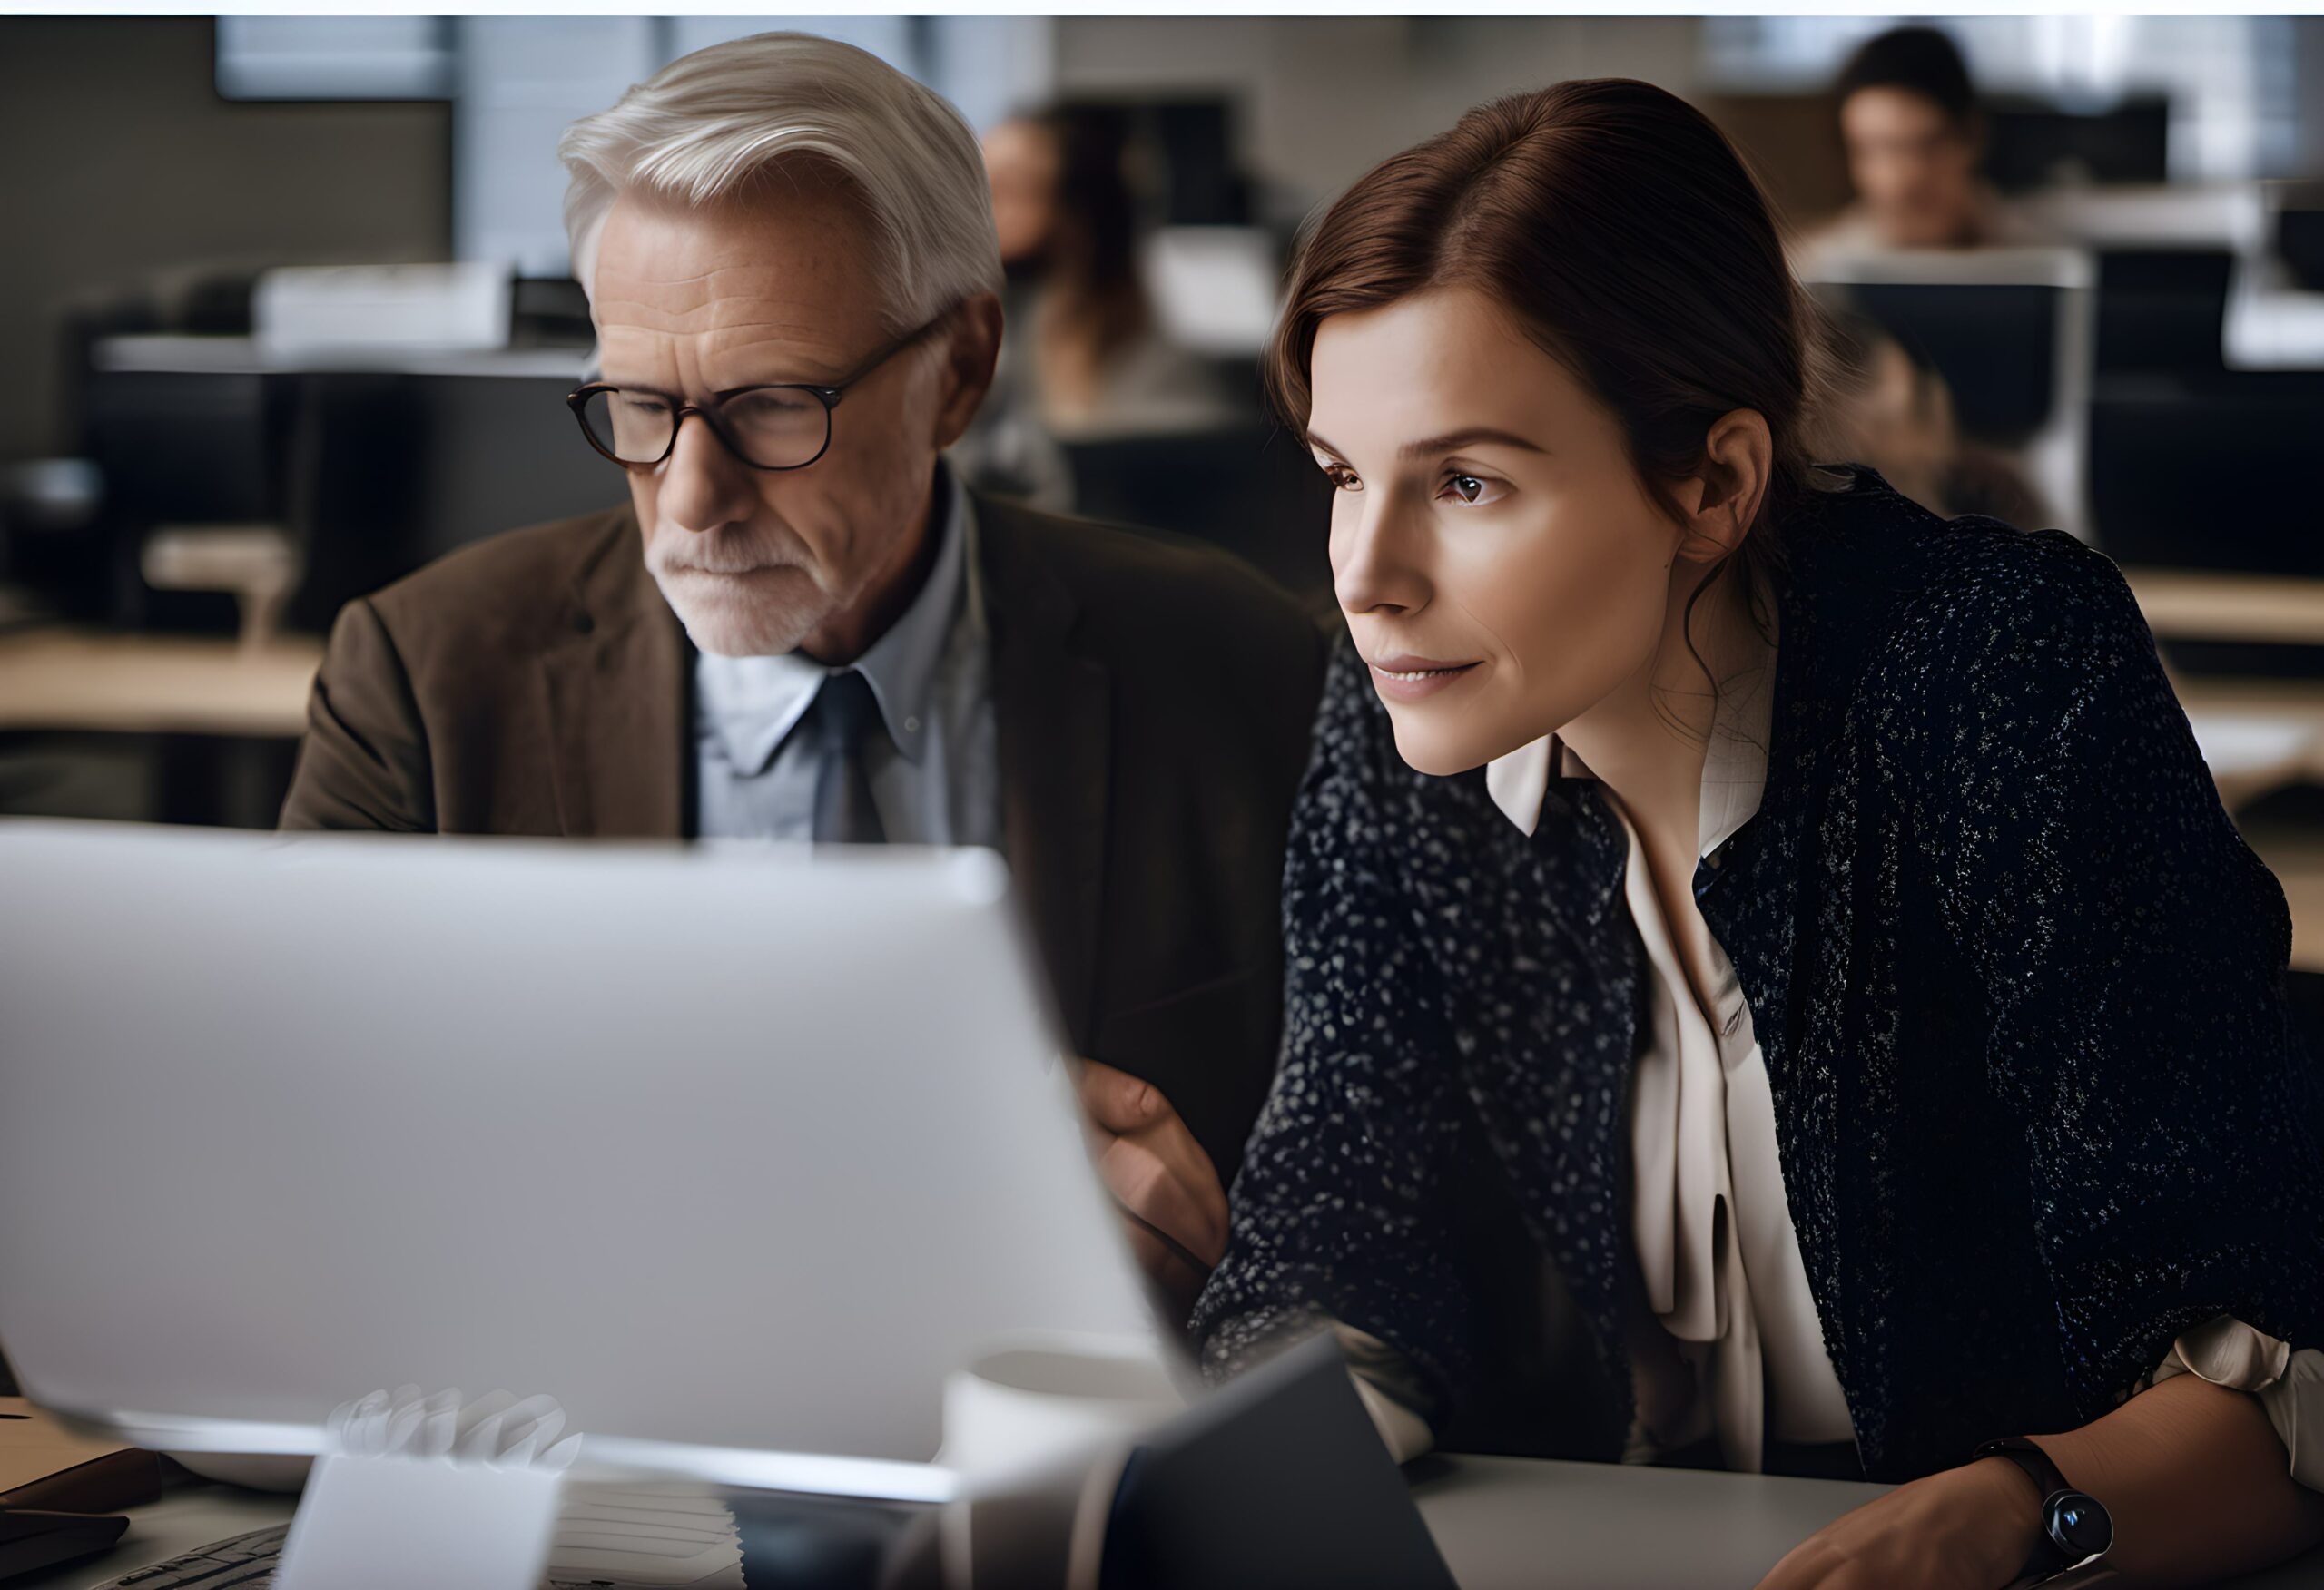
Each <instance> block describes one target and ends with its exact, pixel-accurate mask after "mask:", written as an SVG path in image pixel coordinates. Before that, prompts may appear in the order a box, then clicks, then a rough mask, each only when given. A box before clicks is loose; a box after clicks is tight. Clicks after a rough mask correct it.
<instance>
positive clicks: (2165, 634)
mask: <svg viewBox="0 0 2324 1590" xmlns="http://www.w3.org/2000/svg"><path fill="white" fill-rule="evenodd" d="M2122 578H2123V579H2125V580H2127V581H2128V582H2130V587H2131V594H2132V596H2134V597H2136V598H2137V600H2138V604H2139V612H2140V613H2142V614H2144V615H2145V618H2146V626H2147V628H2148V629H2150V630H2152V631H2153V632H2154V638H2155V639H2157V640H2159V641H2248V642H2254V643H2262V644H2272V645H2287V646H2324V580H2317V579H2309V578H2305V577H2303V576H2301V575H2299V574H2226V573H2221V572H2218V571H2215V570H2211V569H2166V568H2154V567H2148V566H2134V567H2130V568H2125V569H2124V570H2123V571H2122Z"/></svg>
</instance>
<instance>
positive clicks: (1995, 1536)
mask: <svg viewBox="0 0 2324 1590" xmlns="http://www.w3.org/2000/svg"><path fill="white" fill-rule="evenodd" d="M1953 1472H1954V1473H1955V1474H1956V1475H1958V1476H1959V1477H1960V1478H1961V1485H1962V1491H1963V1497H1964V1500H1965V1505H1968V1506H1972V1507H1975V1508H1977V1509H1978V1513H1979V1516H1980V1517H1981V1518H1983V1519H1984V1521H1985V1522H1984V1527H1982V1528H1980V1529H1979V1530H1978V1531H1977V1532H1976V1537H1977V1538H1978V1539H1979V1540H1982V1541H1984V1542H1987V1543H1988V1545H1989V1546H1990V1553H1991V1555H1990V1556H1987V1557H1986V1558H1985V1559H1984V1561H1983V1562H1981V1563H1980V1565H1979V1566H1980V1569H1981V1576H1983V1577H1984V1578H1985V1579H1986V1580H1987V1581H1988V1582H1989V1583H1991V1584H1992V1585H1994V1587H1995V1590H2000V1586H2002V1585H2007V1584H2011V1583H2013V1582H2014V1580H2015V1579H2016V1578H2017V1576H2018V1574H2019V1572H2020V1571H2021V1570H2022V1569H2023V1568H2024V1566H2025V1563H2026V1559H2027V1558H2029V1557H2031V1556H2033V1547H2034V1546H2035V1545H2036V1544H2037V1543H2039V1541H2040V1540H2041V1538H2042V1500H2043V1498H2042V1497H2041V1496H2040V1495H2039V1494H2037V1493H2038V1487H2036V1486H2035V1485H2034V1483H2033V1477H2032V1476H2031V1475H2029V1474H2027V1473H2026V1472H2025V1471H2024V1469H2022V1468H2020V1467H2018V1466H2017V1465H2016V1464H2014V1463H2012V1462H2011V1461H2010V1460H2009V1459H2008V1458H2006V1457H1980V1458H1978V1459H1977V1460H1976V1461H1975V1462H1974V1463H1969V1464H1965V1465H1964V1466H1963V1467H1959V1468H1956V1469H1955V1470H1954V1471H1953Z"/></svg>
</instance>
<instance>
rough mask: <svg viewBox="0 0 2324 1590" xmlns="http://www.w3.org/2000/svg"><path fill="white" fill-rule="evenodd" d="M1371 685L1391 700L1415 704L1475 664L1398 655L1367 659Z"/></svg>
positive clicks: (1457, 678) (1466, 671) (1466, 672)
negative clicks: (1370, 673)
mask: <svg viewBox="0 0 2324 1590" xmlns="http://www.w3.org/2000/svg"><path fill="white" fill-rule="evenodd" d="M1367 661H1369V662H1370V665H1371V668H1372V683H1373V685H1374V688H1375V689H1377V690H1378V691H1379V692H1380V693H1381V694H1382V695H1384V696H1386V697H1387V698H1388V699H1389V700H1391V701H1399V702H1416V701H1419V700H1421V699H1422V698H1423V697H1425V696H1432V695H1434V694H1435V693H1436V692H1438V691H1440V690H1443V689H1445V688H1447V687H1448V686H1450V685H1452V683H1454V682H1456V681H1458V680H1460V679H1461V678H1462V677H1463V676H1464V675H1466V674H1468V673H1470V672H1472V671H1474V670H1475V669H1476V667H1477V666H1478V664H1476V663H1447V662H1443V661H1442V660H1441V659H1438V658H1434V657H1414V656H1412V655H1410V654H1408V653H1407V654H1399V655H1397V656H1393V657H1382V658H1378V659H1376V660H1370V659H1368V660H1367Z"/></svg>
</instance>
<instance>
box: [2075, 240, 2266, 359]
mask: <svg viewBox="0 0 2324 1590" xmlns="http://www.w3.org/2000/svg"><path fill="white" fill-rule="evenodd" d="M2235 263H2236V261H2235V255H2234V254H2233V253H2232V252H2231V251H2230V250H2226V249H2183V248H2178V249H2173V248H2146V249H2121V248H2118V249H2107V250H2102V251H2101V252H2100V253H2099V255H2098V329H2097V342H2096V349H2095V355H2094V365H2095V368H2096V371H2097V375H2098V377H2099V378H2100V379H2104V378H2106V377H2109V376H2112V375H2116V374H2121V373H2126V372H2132V371H2168V372H2181V373H2189V374H2204V373H2213V372H2216V371H2218V370H2220V369H2221V368H2223V363H2222V358H2221V339H2222V336H2223V334H2224V331H2225V328H2226V324H2227V300H2228V289H2229V286H2230V282H2231V281H2232V280H2233V278H2234V274H2235Z"/></svg>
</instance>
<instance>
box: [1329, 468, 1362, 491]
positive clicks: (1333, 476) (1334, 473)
mask: <svg viewBox="0 0 2324 1590" xmlns="http://www.w3.org/2000/svg"><path fill="white" fill-rule="evenodd" d="M1324 479H1325V480H1328V481H1330V482H1331V483H1332V488H1333V489H1334V491H1362V490H1363V489H1364V482H1363V481H1362V480H1361V479H1360V478H1358V476H1357V475H1356V473H1355V471H1354V470H1353V469H1350V468H1349V467H1348V466H1346V465H1344V464H1326V465H1324Z"/></svg>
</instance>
